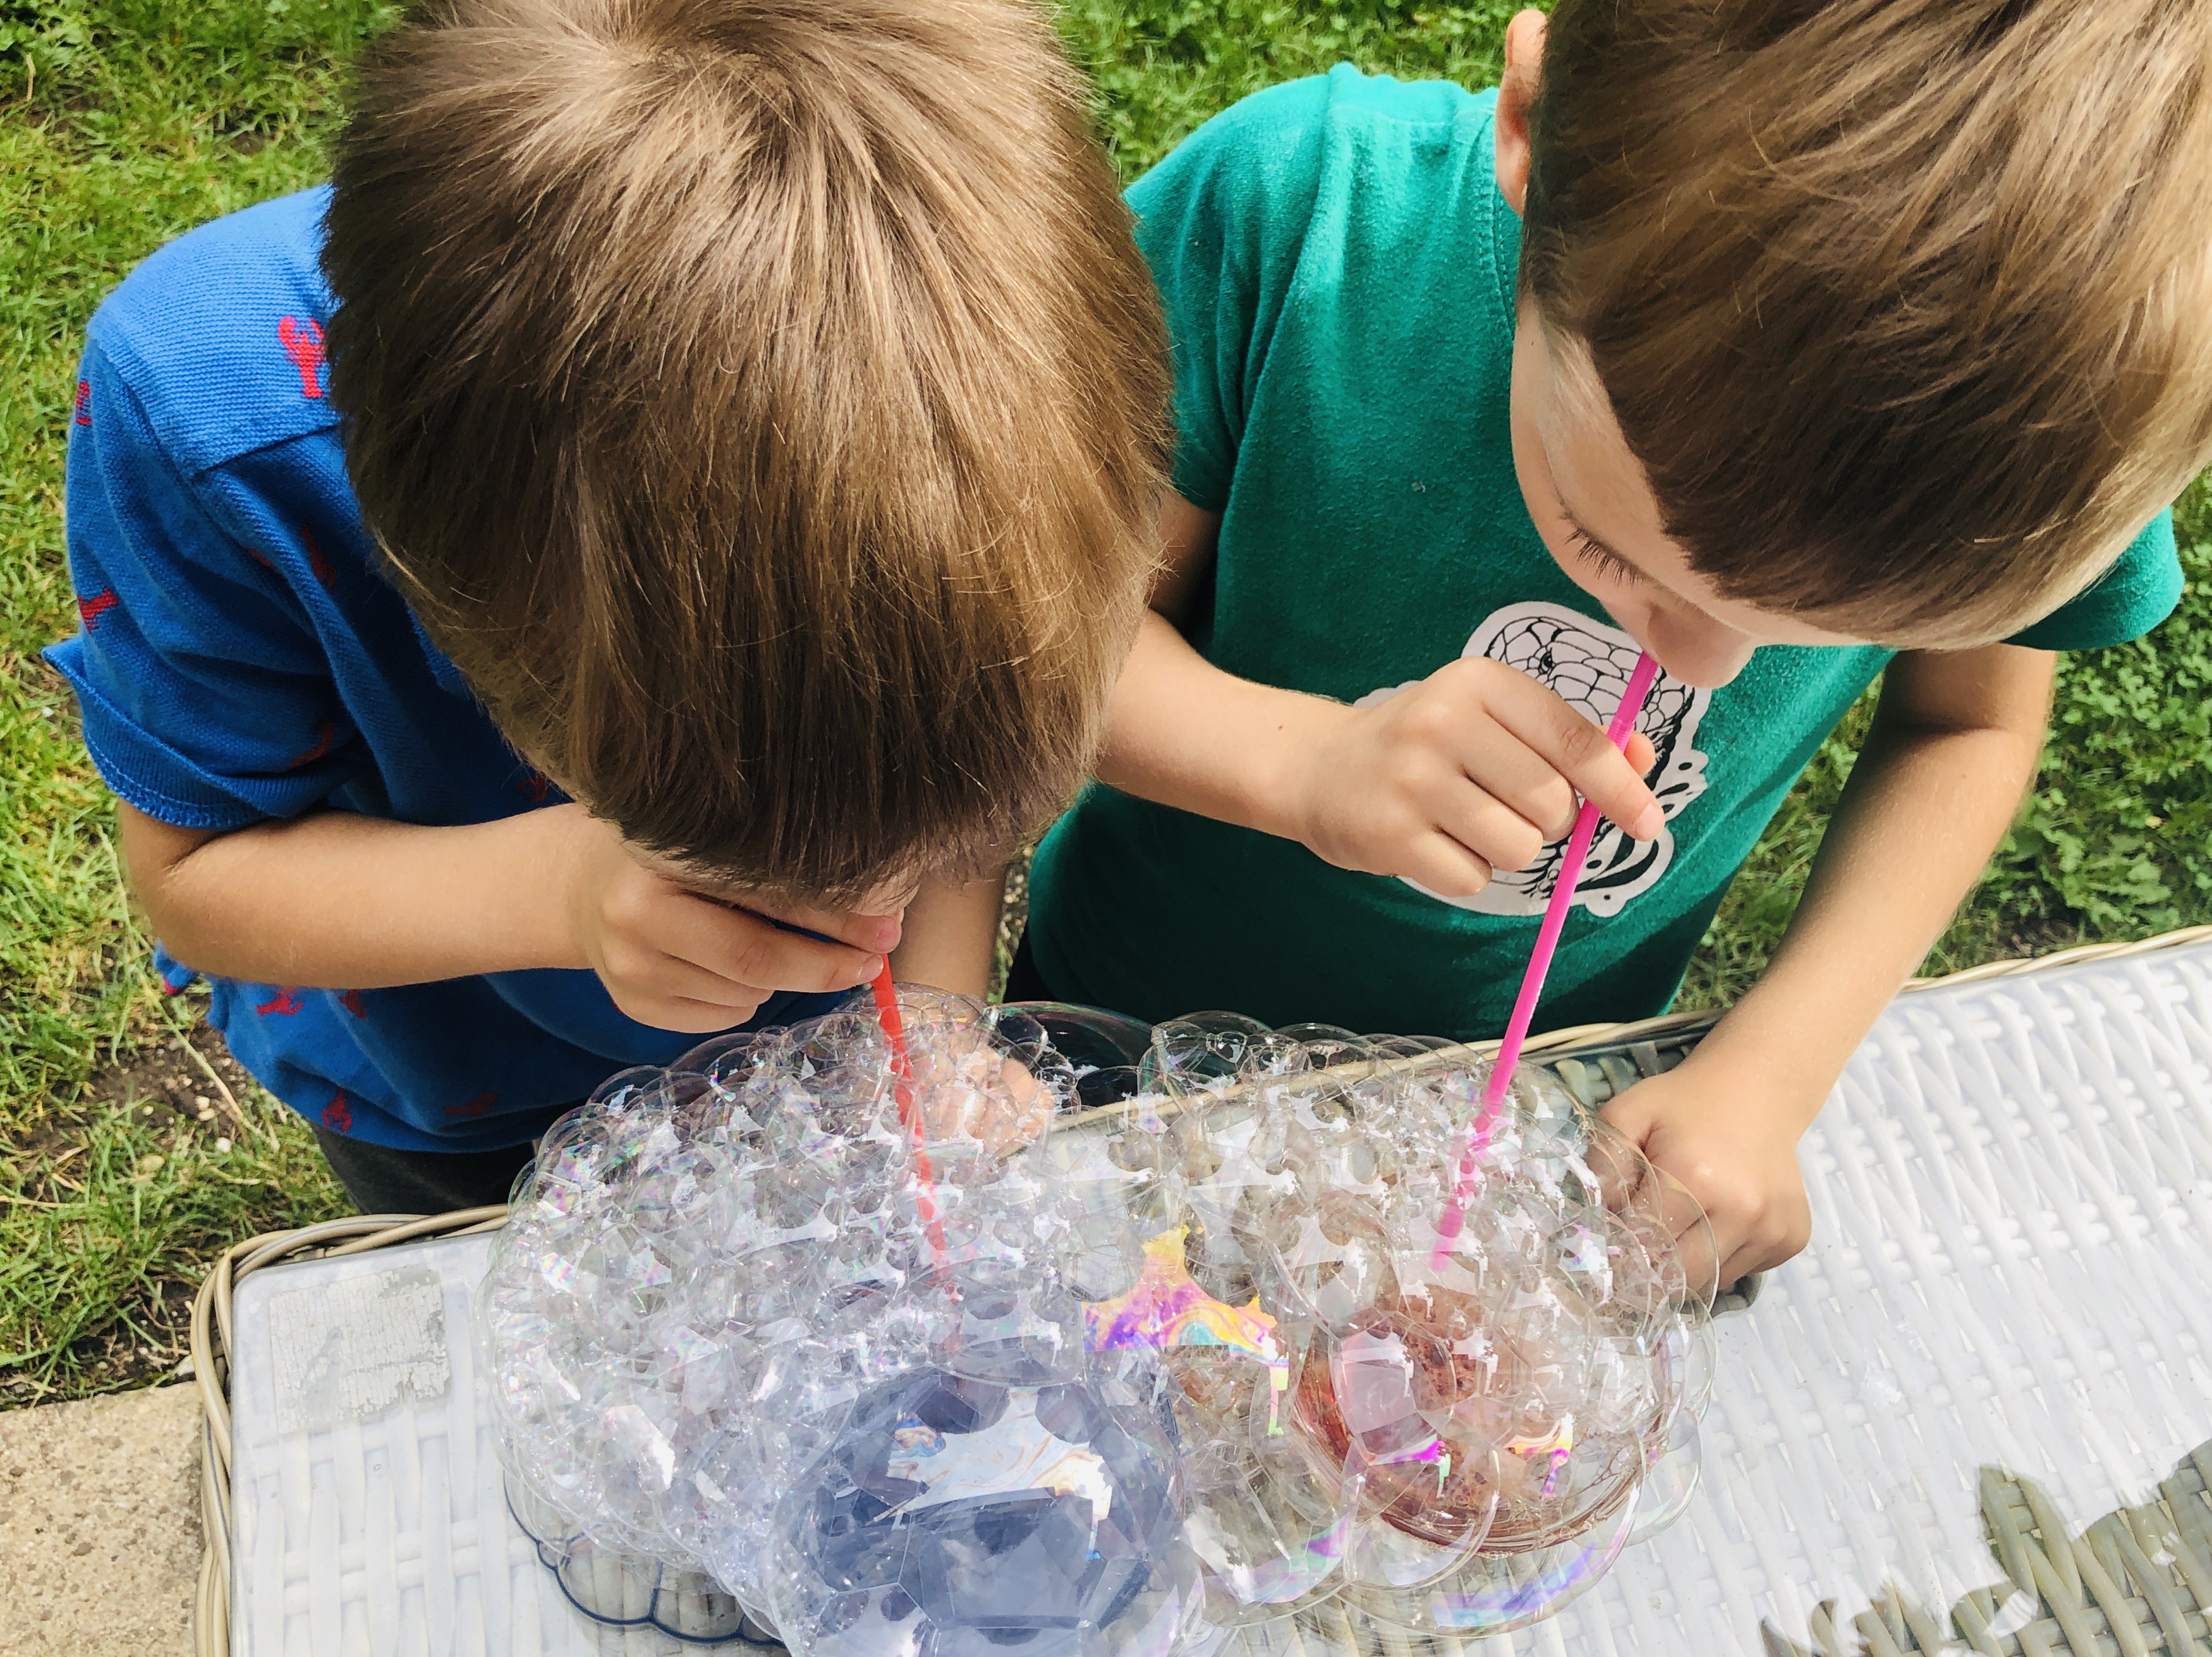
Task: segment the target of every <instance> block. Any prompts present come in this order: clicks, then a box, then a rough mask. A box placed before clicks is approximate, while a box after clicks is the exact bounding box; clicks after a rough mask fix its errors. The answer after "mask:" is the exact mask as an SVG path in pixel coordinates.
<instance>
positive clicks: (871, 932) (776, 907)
mask: <svg viewBox="0 0 2212 1657" xmlns="http://www.w3.org/2000/svg"><path fill="white" fill-rule="evenodd" d="M738 907H740V908H742V909H743V910H744V911H746V912H749V913H753V914H763V915H766V916H768V917H769V919H770V920H781V922H783V924H784V925H785V926H798V927H801V928H804V929H805V931H807V932H819V933H821V934H822V935H823V937H824V938H836V940H837V941H838V942H840V943H841V944H851V945H852V946H853V947H854V949H856V950H866V952H867V953H869V954H871V955H884V954H888V953H889V952H890V950H894V949H896V948H897V947H898V941H899V933H900V931H901V928H902V923H903V920H904V913H905V912H904V909H903V908H902V909H901V910H900V912H899V913H896V914H880V915H871V914H860V913H855V912H854V911H853V910H850V909H817V908H814V907H811V906H810V905H807V904H804V903H769V902H766V901H755V900H753V899H750V898H748V899H746V900H744V902H743V903H742V904H741V905H739V906H738Z"/></svg>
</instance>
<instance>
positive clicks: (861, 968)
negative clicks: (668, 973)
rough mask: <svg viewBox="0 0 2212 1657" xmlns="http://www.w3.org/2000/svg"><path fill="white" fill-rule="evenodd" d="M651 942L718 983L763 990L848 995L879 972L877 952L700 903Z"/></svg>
mask: <svg viewBox="0 0 2212 1657" xmlns="http://www.w3.org/2000/svg"><path fill="white" fill-rule="evenodd" d="M655 941H656V942H657V943H658V944H659V945H660V947H661V948H662V949H664V950H666V951H667V952H668V953H669V954H671V955H672V956H675V957H676V958H677V959H678V960H679V961H688V962H690V963H691V964H692V965H693V966H695V967H701V968H705V969H706V970H707V971H708V972H709V973H711V974H714V976H715V977H717V978H722V979H727V980H730V981H731V982H732V983H733V984H738V985H746V986H759V987H761V988H763V989H766V990H804V991H807V992H811V993H814V994H823V993H826V992H829V991H831V990H849V989H851V988H852V987H853V986H854V985H856V984H865V983H866V982H867V981H868V980H869V979H871V978H872V977H874V976H875V974H877V973H878V971H879V970H881V968H882V967H883V958H882V956H881V955H880V953H875V954H872V953H870V952H869V951H867V950H856V949H852V948H850V947H848V946H847V945H845V944H827V943H824V942H823V941H822V940H821V939H820V938H807V937H805V936H804V935H803V934H801V933H799V932H785V931H784V930H782V929H781V927H779V926H775V925H774V924H773V923H772V922H769V921H768V920H763V919H762V918H761V917H760V916H758V915H756V914H750V913H746V912H745V911H744V910H742V909H732V908H726V907H723V906H722V905H720V904H718V903H714V902H711V901H708V900H707V899H704V898H698V899H694V900H693V901H690V902H688V903H686V904H684V905H683V906H682V907H681V908H680V910H679V911H678V918H677V919H676V920H675V921H674V923H673V924H672V925H671V927H670V929H669V934H668V936H666V937H665V938H659V939H656V940H655Z"/></svg>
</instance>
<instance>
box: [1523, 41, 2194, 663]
mask: <svg viewBox="0 0 2212 1657" xmlns="http://www.w3.org/2000/svg"><path fill="white" fill-rule="evenodd" d="M1530 149H1531V162H1530V177H1529V181H1528V200H1527V219H1526V226H1525V234H1524V238H1523V241H1522V287H1523V290H1524V292H1525V293H1527V294H1529V295H1530V296H1531V297H1532V298H1533V299H1534V302H1535V304H1536V307H1537V308H1538V312H1539V313H1540V314H1541V316H1542V317H1543V318H1544V319H1545V321H1546V323H1547V325H1548V326H1549V327H1551V328H1552V329H1553V330H1554V331H1555V332H1556V334H1557V335H1559V337H1565V338H1571V339H1578V340H1580V341H1581V342H1583V343H1585V344H1586V345H1587V346H1588V349H1589V355H1590V360H1591V362H1592V365H1593V367H1595V372H1596V374H1597V377H1598V379H1599V380H1600V381H1601V383H1602V385H1603V386H1604V388H1605V391H1606V392H1607V395H1608V397H1609V398H1610V399H1611V403H1612V407H1613V412H1614V414H1615V416H1617V417H1618V419H1619V421H1620V428H1621V430H1622V433H1623V434H1624V435H1625V436H1626V439H1627V441H1628V445H1629V447H1630V449H1631V450H1632V452H1634V453H1635V455H1636V456H1637V458H1638V459H1639V460H1640V461H1641V462H1642V463H1643V464H1644V469H1645V471H1646V473H1647V475H1648V476H1649V479H1650V484H1651V487H1652V490H1653V492H1654V494H1655V495H1656V497H1657V499H1658V502H1659V505H1660V507H1661V510H1662V513H1663V514H1664V517H1665V520H1666V527H1667V530H1668V533H1669V534H1670V535H1672V536H1673V537H1674V539H1675V540H1676V541H1677V542H1678V543H1680V544H1681V545H1682V546H1683V548H1684V549H1686V551H1687V552H1688V553H1689V555H1690V557H1691V561H1692V567H1693V568H1696V569H1698V570H1699V571H1700V572H1701V573H1703V574H1705V575H1707V576H1708V577H1710V578H1711V580H1713V581H1714V582H1715V584H1716V585H1717V586H1718V588H1719V589H1720V591H1721V592H1723V594H1724V595H1725V596H1727V597H1729V598H1735V599H1738V600H1741V601H1743V602H1746V603H1749V604H1758V605H1759V606H1761V607H1764V608H1769V609H1774V610H1787V611H1790V612H1793V613H1796V614H1799V615H1801V616H1808V617H1810V618H1814V619H1818V618H1820V617H1824V616H1825V617H1827V618H1831V619H1832V620H1833V621H1834V622H1837V623H1838V626H1839V628H1840V630H1844V631H1853V632H1860V633H1871V634H1874V635H1875V636H1878V637H1884V638H1888V639H1892V640H1895V641H1899V642H1910V643H1920V644H1942V643H1968V642H1984V641H1986V640H1989V639H1990V638H1991V637H1992V636H1996V635H1999V634H2004V633H2007V632H2009V631H2012V630H2014V629H2015V628H2019V627H2021V626H2022V625H2024V624H2025V623H2027V622H2029V621H2032V620H2033V619H2035V618H2037V617H2039V616H2043V615H2045V614H2047V613H2048V612H2049V611H2050V610H2052V609H2054V608H2056V607H2057V605H2058V604H2062V603H2063V602H2064V601H2065V600H2066V599H2068V598H2071V597H2073V596H2075V594H2076V593H2078V592H2080V591H2081V589H2082V588H2083V587H2084V586H2085V585H2087V583H2088V582H2090V581H2091V580H2093V578H2094V577H2095V576H2096V575H2097V574H2098V573H2099V572H2100V570H2101V569H2102V568H2104V567H2105V566H2106V564H2108V563H2109V562H2110V561H2112V558H2114V557H2115V556H2116V555H2118V553H2119V551H2120V550H2121V549H2122V548H2123V547H2124V545H2125V544H2126V543H2127V541H2128V540H2129V539H2130V537H2131V536H2132V535H2134V534H2135V533H2136V531H2139V530H2140V529H2141V528H2142V525H2143V524H2144V523H2145V522H2147V521H2148V519H2150V518H2151V517H2152V515H2153V514H2154V513H2155V512H2156V511H2157V510H2158V508H2159V507H2161V506H2163V505H2164V504H2165V503H2166V502H2167V501H2170V500H2172V498H2173V497H2174V496H2175V495H2179V493H2180V492H2181V490H2182V489H2184V488H2185V486H2186V485H2187V483H2188V482H2189V480H2190V478H2191V476H2194V475H2195V473H2196V472H2197V470H2198V469H2199V468H2200V467H2202V466H2203V464H2205V463H2206V461H2207V460H2208V459H2212V234H2208V231H2207V228H2206V221H2205V217H2204V212H2205V203H2206V201H2207V192H2208V191H2212V5H2207V4H2205V3H2203V0H1559V5H1558V7H1557V9H1555V10H1554V12H1553V15H1552V20H1551V24H1550V27H1549V31H1548V37H1547V41H1546V44H1545V49H1544V54H1543V64H1542V74H1541V90H1540V91H1539V93H1538V95H1537V98H1536V101H1535V104H1534V108H1533V111H1532V113H1531V123H1530Z"/></svg>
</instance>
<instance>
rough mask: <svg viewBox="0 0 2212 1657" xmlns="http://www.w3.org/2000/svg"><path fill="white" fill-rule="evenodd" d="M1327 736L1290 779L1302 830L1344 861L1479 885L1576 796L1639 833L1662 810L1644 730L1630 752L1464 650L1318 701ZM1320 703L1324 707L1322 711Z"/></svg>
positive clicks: (1457, 885) (1468, 893)
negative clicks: (1416, 678) (1371, 693)
mask: <svg viewBox="0 0 2212 1657" xmlns="http://www.w3.org/2000/svg"><path fill="white" fill-rule="evenodd" d="M1312 706H1313V707H1314V709H1315V710H1316V713H1315V717H1316V718H1317V719H1320V720H1322V725H1321V727H1320V736H1319V740H1317V741H1316V742H1314V743H1312V744H1309V745H1306V746H1305V747H1304V750H1303V756H1302V759H1301V761H1300V762H1299V764H1298V765H1297V768H1296V770H1295V772H1294V774H1293V775H1292V776H1291V779H1290V780H1289V784H1288V794H1289V798H1288V801H1287V802H1286V804H1287V807H1288V810H1287V814H1286V815H1287V818H1288V822H1289V826H1290V828H1291V832H1292V834H1293V835H1294V837H1295V838H1297V839H1298V840H1300V841H1304V843H1305V845H1306V846H1308V847H1310V848H1311V849H1312V850H1313V852H1314V853H1316V855H1318V856H1320V857H1322V858H1323V859H1327V860H1328V862H1330V863H1334V864H1335V865H1337V866H1338V867H1339V868H1343V869H1357V870H1359V871H1364V872H1365V873H1368V874H1376V875H1400V876H1403V877H1406V878H1407V879H1410V880H1413V881H1417V882H1419V883H1420V884H1421V885H1423V886H1425V887H1426V888H1428V889H1429V890H1431V891H1432V892H1435V893H1437V894H1438V895H1441V896H1444V897H1472V896H1473V895H1474V894H1475V893H1477V892H1479V891H1480V890H1481V889H1483V888H1484V887H1485V886H1487V885H1488V884H1489V883H1490V876H1491V871H1492V870H1493V869H1520V868H1525V867H1526V866H1527V865H1529V864H1531V863H1533V862H1534V861H1535V860H1536V858H1537V855H1538V854H1539V853H1541V851H1542V850H1543V848H1544V847H1545V845H1546V844H1547V842H1549V841H1555V840H1559V839H1561V838H1563V837H1564V836H1565V835H1566V834H1567V833H1568V831H1569V830H1570V829H1572V828H1573V827H1574V821H1575V813H1576V811H1577V809H1578V801H1577V798H1576V797H1577V794H1580V795H1581V796H1582V797H1583V798H1587V799H1593V800H1595V801H1596V802H1597V804H1598V809H1599V810H1601V811H1603V812H1604V813H1605V814H1606V816H1608V817H1611V818H1612V819H1613V821H1614V822H1617V823H1619V824H1620V826H1621V827H1622V828H1623V829H1626V831H1627V832H1628V833H1629V834H1630V835H1632V836H1633V837H1634V838H1636V839H1638V840H1650V839H1652V838H1654V837H1655V836H1656V835H1658V833H1659V831H1660V828H1661V826H1662V823H1663V822H1664V821H1665V819H1664V817H1663V816H1662V813H1661V811H1660V809H1659V802H1658V800H1657V798H1656V797H1655V796H1654V795H1653V794H1652V792H1651V791H1650V789H1649V788H1648V787H1646V786H1644V772H1646V771H1648V770H1649V769H1650V767H1651V763H1652V757H1653V756H1652V749H1651V744H1650V740H1649V739H1648V738H1647V737H1644V735H1643V734H1642V733H1641V732H1638V734H1637V735H1635V736H1633V737H1630V739H1629V744H1628V752H1627V753H1626V755H1623V754H1622V753H1621V752H1620V750H1617V749H1615V748H1614V747H1613V744H1611V743H1609V742H1607V740H1606V736H1605V731H1604V730H1603V729H1602V728H1601V727H1600V726H1598V725H1593V724H1591V723H1590V721H1589V720H1588V719H1584V718H1583V716H1582V714H1580V713H1577V712H1576V711H1575V709H1574V708H1572V707H1570V706H1569V705H1568V704H1567V703H1566V702H1565V701H1564V700H1562V699H1561V698H1560V697H1559V696H1558V695H1555V694H1553V692H1552V691H1550V690H1547V689H1545V688H1544V687H1543V686H1542V685H1541V684H1538V683H1536V682H1535V681H1534V679H1532V678H1530V677H1528V676H1527V675H1526V674H1524V673H1521V672H1518V671H1516V670H1515V669H1513V668H1510V667H1508V666H1506V665H1505V664H1504V663H1503V662H1495V661H1492V660H1489V659H1486V658H1480V657H1468V658H1462V659H1460V660H1458V661H1455V662H1452V663H1449V665H1446V666H1443V667H1442V668H1439V669H1438V670H1437V671H1436V672H1434V673H1432V674H1431V675H1430V676H1429V677H1427V678H1425V679H1424V680H1422V681H1421V682H1420V683H1419V684H1417V685H1414V686H1413V688H1411V689H1407V690H1405V691H1401V693H1400V694H1398V695H1395V696H1393V697H1391V698H1390V699H1389V701H1385V702H1382V703H1380V704H1378V705H1376V706H1374V707H1339V706H1337V705H1335V704H1333V703H1320V702H1316V703H1315V704H1313V705H1312ZM1324 710H1325V711H1324Z"/></svg>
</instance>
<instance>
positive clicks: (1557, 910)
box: [1431, 650, 1659, 1270]
mask: <svg viewBox="0 0 2212 1657" xmlns="http://www.w3.org/2000/svg"><path fill="white" fill-rule="evenodd" d="M1657 677H1659V664H1658V663H1657V662H1656V661H1654V660H1653V659H1652V658H1651V652H1650V651H1648V650H1647V651H1645V652H1644V653H1643V654H1642V655H1640V656H1638V658H1637V659H1636V666H1635V669H1634V671H1632V672H1631V673H1630V674H1629V676H1628V689H1626V690H1624V691H1623V692H1621V695H1620V707H1617V708H1615V709H1614V710H1613V723H1612V724H1611V725H1607V726H1606V728H1605V734H1606V737H1607V740H1609V741H1610V742H1611V743H1612V744H1613V746H1614V747H1615V748H1622V747H1626V745H1627V743H1628V737H1629V733H1630V732H1631V731H1634V730H1635V729H1636V718H1637V715H1638V714H1639V713H1643V711H1644V698H1645V697H1646V696H1648V695H1650V694H1651V682H1652V681H1653V680H1654V679H1656V678H1657ZM1597 819H1598V810H1597V805H1596V803H1595V801H1592V800H1584V801H1583V809H1582V810H1581V811H1580V812H1579V813H1577V816H1576V817H1575V829H1574V832H1573V833H1572V834H1571V835H1568V836H1567V851H1566V857H1565V861H1563V862H1562V863H1561V864H1560V865H1559V878H1558V879H1557V880H1556V881H1554V882H1553V885H1552V899H1551V901H1550V902H1549V903H1547V904H1546V905H1545V906H1544V924H1543V925H1542V926H1539V927H1538V928H1537V929H1536V947H1535V948H1534V950H1530V951H1529V953H1528V971H1527V972H1525V973H1523V974H1522V975H1521V994H1520V998H1518V999H1517V1000H1516V1001H1515V1002H1514V1004H1513V1017H1510V1018H1509V1019H1508V1020H1506V1022H1505V1039H1504V1041H1500V1042H1499V1043H1498V1057H1497V1059H1495V1060H1494V1061H1492V1065H1491V1071H1490V1080H1489V1082H1488V1083H1486V1084H1485V1086H1484V1088H1483V1089H1482V1108H1481V1110H1480V1111H1479V1112H1477V1113H1476V1115H1475V1119H1474V1120H1473V1121H1472V1122H1470V1123H1468V1129H1467V1148H1466V1149H1465V1150H1462V1152H1461V1153H1460V1159H1459V1173H1458V1175H1457V1177H1456V1178H1455V1180H1454V1181H1453V1182H1452V1194H1451V1201H1450V1202H1449V1204H1448V1205H1446V1206H1445V1209H1444V1212H1443V1219H1442V1220H1441V1221H1440V1222H1439V1223H1438V1224H1437V1247H1436V1253H1435V1255H1434V1257H1433V1259H1432V1261H1431V1264H1432V1265H1433V1266H1435V1267H1436V1268H1437V1269H1439V1270H1441V1269H1442V1267H1443V1263H1444V1257H1445V1255H1446V1253H1448V1252H1449V1249H1450V1247H1451V1244H1452V1241H1453V1240H1454V1239H1455V1238H1456V1237H1457V1236H1458V1235H1459V1232H1460V1227H1461V1226H1462V1225H1463V1224H1464V1223H1466V1220H1467V1205H1468V1199H1469V1198H1470V1197H1472V1196H1473V1195H1474V1169H1475V1165H1476V1163H1478V1162H1480V1161H1481V1160H1482V1153H1483V1150H1485V1149H1486V1147H1487V1146H1488V1145H1489V1144H1490V1134H1491V1128H1492V1125H1493V1124H1494V1123H1495V1122H1496V1120H1497V1118H1498V1107H1499V1106H1500V1105H1502V1104H1504V1102H1505V1094H1506V1089H1509V1088H1510V1087H1511V1086H1512V1084H1513V1070H1514V1066H1515V1065H1518V1064H1519V1063H1520V1062H1521V1045H1522V1042H1524V1041H1527V1040H1528V1025H1529V1023H1530V1022H1531V1021H1532V1020H1533V1019H1534V1017H1536V1003H1537V1000H1538V999H1539V998H1541V996H1542V995H1543V993H1544V979H1545V977H1546V975H1547V974H1549V973H1550V972H1551V970H1552V956H1553V955H1554V954H1555V953H1557V952H1558V950H1559V934H1560V933H1561V932H1564V931H1565V930H1566V925H1567V911H1568V910H1569V909H1570V908H1571V907H1574V901H1575V888H1576V887H1577V886H1578V885H1580V884H1581V883H1582V877H1583V863H1584V862H1585V861H1586V860H1587V859H1588V858H1589V848H1590V841H1593V840H1595V839H1596V838H1597Z"/></svg>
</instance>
